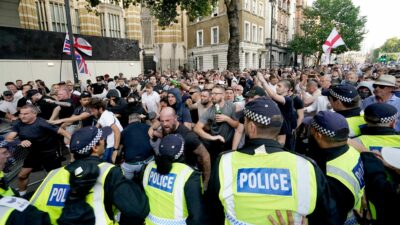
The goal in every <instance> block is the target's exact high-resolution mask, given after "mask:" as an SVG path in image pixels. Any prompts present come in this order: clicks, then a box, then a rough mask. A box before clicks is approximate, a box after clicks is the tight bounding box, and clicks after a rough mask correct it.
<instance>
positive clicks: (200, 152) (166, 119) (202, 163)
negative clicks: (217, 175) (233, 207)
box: [160, 107, 211, 187]
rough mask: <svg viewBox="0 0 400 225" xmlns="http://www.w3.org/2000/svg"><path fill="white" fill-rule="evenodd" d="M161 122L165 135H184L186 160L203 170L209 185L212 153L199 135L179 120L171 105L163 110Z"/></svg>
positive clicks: (205, 181)
mask: <svg viewBox="0 0 400 225" xmlns="http://www.w3.org/2000/svg"><path fill="white" fill-rule="evenodd" d="M160 122H161V128H162V135H163V136H164V137H165V136H167V135H168V134H180V135H182V137H183V139H184V140H185V153H184V155H185V161H186V163H187V164H188V165H191V166H194V167H199V169H200V170H201V171H202V172H203V179H204V187H207V183H208V180H209V178H210V171H211V162H210V155H209V153H208V151H207V149H206V148H205V147H204V145H203V144H202V143H201V141H200V139H199V137H198V136H197V135H196V134H195V133H194V132H193V131H191V130H189V129H188V128H187V127H186V126H184V125H183V124H182V123H179V122H178V117H177V115H176V112H175V110H174V109H173V108H171V107H167V108H165V109H163V110H161V113H160Z"/></svg>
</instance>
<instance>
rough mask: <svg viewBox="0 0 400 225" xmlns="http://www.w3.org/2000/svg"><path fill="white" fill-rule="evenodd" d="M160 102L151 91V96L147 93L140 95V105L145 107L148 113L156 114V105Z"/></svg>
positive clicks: (156, 95)
mask: <svg viewBox="0 0 400 225" xmlns="http://www.w3.org/2000/svg"><path fill="white" fill-rule="evenodd" d="M159 102H160V95H158V94H157V92H155V91H153V93H151V95H148V94H147V92H144V93H143V94H142V103H143V104H144V105H145V106H146V107H147V111H148V112H155V113H158V108H157V104H158V103H159Z"/></svg>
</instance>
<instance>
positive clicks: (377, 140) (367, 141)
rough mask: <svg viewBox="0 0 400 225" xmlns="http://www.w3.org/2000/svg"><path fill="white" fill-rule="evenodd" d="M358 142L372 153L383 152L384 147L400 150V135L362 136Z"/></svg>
mask: <svg viewBox="0 0 400 225" xmlns="http://www.w3.org/2000/svg"><path fill="white" fill-rule="evenodd" d="M358 140H360V141H361V142H362V144H363V145H364V146H365V147H367V149H369V150H370V151H373V150H377V151H381V150H382V148H383V147H393V148H400V135H361V136H359V137H358Z"/></svg>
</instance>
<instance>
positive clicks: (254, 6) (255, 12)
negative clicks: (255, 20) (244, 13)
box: [252, 0, 257, 14]
mask: <svg viewBox="0 0 400 225" xmlns="http://www.w3.org/2000/svg"><path fill="white" fill-rule="evenodd" d="M252 6H253V10H252V12H253V13H254V14H257V0H253V4H252Z"/></svg>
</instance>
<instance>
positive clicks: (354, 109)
mask: <svg viewBox="0 0 400 225" xmlns="http://www.w3.org/2000/svg"><path fill="white" fill-rule="evenodd" d="M322 94H323V95H324V96H328V100H329V103H330V104H331V106H332V108H333V110H335V112H337V113H339V114H340V115H342V116H344V117H345V118H346V121H347V123H348V124H349V128H350V134H349V137H350V138H354V137H357V136H359V135H360V134H361V133H360V128H361V127H362V126H364V125H365V121H364V117H363V116H361V115H360V113H361V108H360V101H361V98H360V96H359V95H358V92H357V90H356V88H355V87H354V86H353V85H350V84H339V85H335V86H333V87H332V88H331V89H329V90H327V91H325V92H323V93H322Z"/></svg>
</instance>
